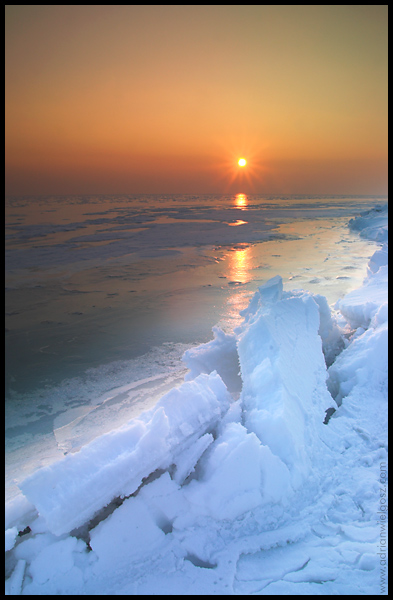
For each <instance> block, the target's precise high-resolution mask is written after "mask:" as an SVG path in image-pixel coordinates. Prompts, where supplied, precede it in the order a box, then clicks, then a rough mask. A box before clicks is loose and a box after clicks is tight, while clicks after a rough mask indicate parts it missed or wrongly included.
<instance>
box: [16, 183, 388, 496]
mask: <svg viewBox="0 0 393 600" xmlns="http://www.w3.org/2000/svg"><path fill="white" fill-rule="evenodd" d="M378 203H380V204H384V203H386V199H385V198H375V197H370V198H369V197H367V198H366V197H361V198H358V197H356V198H355V197H333V198H332V197H281V198H278V197H262V196H248V195H245V194H237V195H235V196H138V197H136V196H135V197H134V196H94V197H90V196H89V197H88V196H83V197H76V196H73V197H35V198H8V199H7V200H6V291H5V306H6V308H5V313H6V315H5V321H6V381H5V385H6V446H7V452H8V454H7V474H8V482H9V489H11V488H12V483H11V481H12V478H13V477H14V476H15V473H16V472H18V473H19V475H20V474H21V473H20V471H21V470H22V471H23V472H24V474H26V473H28V472H29V470H30V469H31V468H33V466H35V465H36V464H37V463H39V464H46V463H48V462H51V461H52V460H54V459H55V458H58V456H60V455H63V454H64V452H68V451H70V450H71V451H75V450H76V449H78V448H80V447H81V446H82V445H84V444H85V443H87V442H88V441H90V440H91V439H93V438H94V437H96V436H97V435H100V434H102V433H103V432H105V431H109V430H110V429H112V428H113V427H116V426H118V425H120V424H121V423H122V422H124V421H126V420H127V419H129V418H131V417H132V416H134V415H135V414H138V413H139V412H141V411H142V410H145V409H146V408H149V407H150V406H152V405H153V404H155V403H156V402H157V400H158V399H159V398H160V396H162V394H163V393H165V392H166V391H167V390H168V389H170V388H172V387H173V386H174V385H176V384H177V383H179V384H180V383H181V381H182V380H183V377H184V373H185V367H184V365H183V363H182V362H181V356H182V354H183V352H184V351H185V350H186V349H187V348H189V347H190V346H192V345H196V344H198V343H201V342H206V341H208V340H210V339H211V338H212V331H211V330H212V327H213V326H214V325H216V324H219V325H220V326H221V327H222V328H223V330H224V331H227V332H231V331H232V330H233V328H234V327H235V326H237V325H238V324H239V323H240V320H241V319H240V317H239V311H240V310H242V309H244V308H245V307H246V306H247V304H248V302H249V300H250V297H251V296H252V295H253V293H254V292H255V290H256V289H257V287H258V286H260V285H261V284H263V283H264V282H266V281H267V280H268V279H270V278H271V277H273V276H274V275H276V274H280V275H281V276H282V278H283V281H284V289H294V288H296V287H298V288H302V289H305V290H310V291H312V292H316V293H321V294H323V295H324V296H326V297H327V299H328V302H329V303H330V304H333V303H334V302H335V301H336V300H337V299H339V298H340V297H342V296H343V295H344V294H346V293H347V292H348V291H350V290H351V289H355V288H356V287H358V286H359V285H360V283H361V282H362V280H363V278H364V276H365V272H366V265H367V262H368V259H369V258H370V256H371V255H372V254H373V253H374V251H375V248H376V245H375V243H374V242H371V241H369V240H366V239H362V238H360V237H359V236H358V235H357V234H356V233H354V232H351V231H350V230H349V229H348V221H349V219H350V218H351V217H353V216H355V215H358V214H359V213H360V212H362V211H364V210H367V209H368V208H371V207H374V206H375V205H376V204H378ZM33 463H34V465H33Z"/></svg>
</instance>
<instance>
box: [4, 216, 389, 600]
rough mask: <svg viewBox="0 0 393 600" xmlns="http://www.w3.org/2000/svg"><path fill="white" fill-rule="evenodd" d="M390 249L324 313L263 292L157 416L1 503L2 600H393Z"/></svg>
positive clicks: (294, 295) (86, 449) (375, 226)
mask: <svg viewBox="0 0 393 600" xmlns="http://www.w3.org/2000/svg"><path fill="white" fill-rule="evenodd" d="M350 226H351V227H352V228H353V229H356V230H357V231H360V233H361V234H363V235H365V236H370V237H371V238H372V239H374V240H375V241H377V242H380V243H381V244H382V243H383V246H381V248H380V249H379V250H377V251H376V252H375V254H374V255H373V257H372V258H371V260H370V261H369V266H368V273H367V277H366V279H365V281H364V283H363V285H362V286H361V287H360V288H359V289H357V290H355V291H353V292H350V293H349V294H347V295H346V296H345V297H344V298H343V299H341V300H340V301H338V303H337V305H336V308H335V310H333V309H332V310H331V309H330V308H329V306H328V303H327V301H326V299H325V298H324V297H323V296H321V295H313V294H312V293H310V292H305V291H303V290H292V291H287V290H284V289H283V282H282V279H281V277H279V276H276V277H274V278H272V279H271V280H269V281H268V282H267V283H266V284H264V285H262V286H261V287H260V288H259V289H258V290H257V291H256V293H255V294H254V296H253V298H252V299H251V301H250V303H249V305H248V307H247V308H246V309H245V310H244V311H243V312H242V317H243V322H242V323H241V325H239V326H238V327H237V328H236V329H235V331H234V332H233V334H227V333H224V332H223V331H221V329H220V328H219V327H216V328H215V329H214V338H213V339H212V340H211V341H210V342H208V343H206V344H202V345H201V346H199V347H197V348H193V349H191V350H188V351H187V352H186V353H185V355H184V362H185V364H186V366H187V367H188V369H189V370H188V373H187V375H186V377H185V381H184V383H183V384H182V385H181V386H179V387H177V388H173V389H171V390H170V391H168V392H167V393H166V394H165V395H164V396H163V397H162V398H161V400H160V401H159V402H158V403H157V404H156V405H155V406H154V407H153V408H151V409H150V410H148V411H146V412H144V413H142V414H141V415H139V416H138V417H137V418H133V419H131V420H129V421H128V422H127V423H126V424H124V425H122V426H121V427H119V428H118V429H114V430H112V431H108V432H107V433H105V434H104V435H102V436H100V437H97V438H95V439H94V440H93V441H91V442H90V443H87V444H86V445H83V446H82V448H81V449H80V450H79V451H78V452H75V453H69V454H67V455H66V456H64V457H63V458H62V459H61V460H59V461H57V462H54V463H53V464H51V465H49V466H47V467H44V468H42V469H40V470H38V471H36V472H34V473H33V474H31V475H29V476H28V477H27V478H26V479H25V480H24V481H23V482H22V483H21V484H20V490H21V494H19V495H18V496H16V497H15V498H14V499H13V500H12V501H10V502H9V503H8V504H7V505H6V571H7V576H8V579H7V580H6V594H13V595H15V594H26V595H34V594H35V595H41V594H44V595H49V594H56V595H66V594H71V595H79V594H81V595H84V594H86V595H87V594H104V595H107V594H133V595H134V594H135V595H151V594H155V595H180V594H183V595H194V594H195V595H201V594H202V595H213V594H214V595H248V594H259V595H284V594H290V595H330V594H332V595H342V594H343V595H368V594H385V593H387V581H386V579H387V567H386V556H385V555H386V554H387V537H386V531H387V492H386V485H387V381H388V364H387V331H388V329H387V324H388V314H387V303H388V298H387V265H388V246H387V236H386V232H387V212H385V211H384V210H383V211H380V210H375V211H371V212H369V213H368V214H367V215H365V216H364V215H363V216H361V217H360V218H359V219H357V220H354V221H352V222H351V224H350Z"/></svg>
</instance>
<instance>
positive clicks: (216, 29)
mask: <svg viewBox="0 0 393 600" xmlns="http://www.w3.org/2000/svg"><path fill="white" fill-rule="evenodd" d="M387 25H388V24H387V5H377V6H373V5H366V6H363V5H355V6H352V5H334V6H330V5H329V6H328V5H321V6H318V5H313V6H306V5H295V6H287V5H285V6H252V5H249V6H240V5H239V6H232V5H228V6H161V5H159V6H131V5H125V6H123V5H115V6H109V5H103V6H101V5H93V6H87V5H81V6H79V5H61V6H54V5H50V6H44V5H36V6H34V5H33V6H27V5H12V6H11V5H9V6H6V55H5V56H6V70H5V109H6V110H5V123H6V128H5V132H6V135H5V137H6V142H5V148H6V153H5V156H6V159H5V163H6V164H5V173H6V193H7V194H46V193H48V194H72V193H75V194H78V193H87V194H88V193H109V194H110V193H129V194H133V193H191V194H193V193H196V194H198V193H224V192H236V191H243V192H255V193H286V194H290V193H293V194H302V193H303V194H313V193H315V194H386V193H387V41H388V32H387ZM240 156H244V157H245V158H246V159H247V160H248V164H247V166H246V167H244V169H241V168H239V167H238V166H237V160H238V158H239V157H240Z"/></svg>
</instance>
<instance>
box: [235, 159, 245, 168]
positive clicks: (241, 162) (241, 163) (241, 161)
mask: <svg viewBox="0 0 393 600" xmlns="http://www.w3.org/2000/svg"><path fill="white" fill-rule="evenodd" d="M237 164H238V165H239V167H245V166H246V164H247V161H246V159H245V158H239V160H238V161H237Z"/></svg>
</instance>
